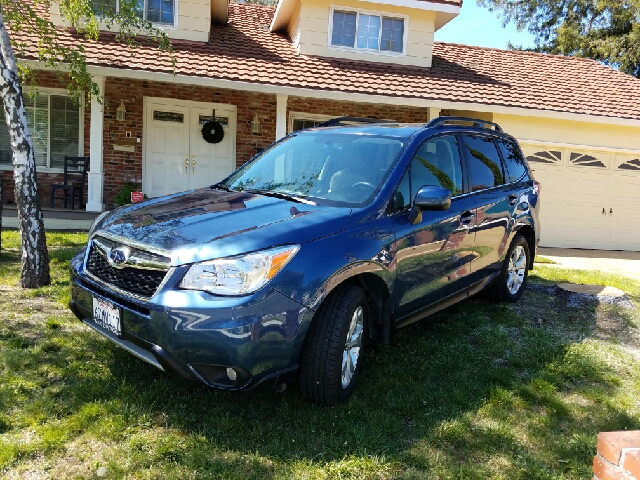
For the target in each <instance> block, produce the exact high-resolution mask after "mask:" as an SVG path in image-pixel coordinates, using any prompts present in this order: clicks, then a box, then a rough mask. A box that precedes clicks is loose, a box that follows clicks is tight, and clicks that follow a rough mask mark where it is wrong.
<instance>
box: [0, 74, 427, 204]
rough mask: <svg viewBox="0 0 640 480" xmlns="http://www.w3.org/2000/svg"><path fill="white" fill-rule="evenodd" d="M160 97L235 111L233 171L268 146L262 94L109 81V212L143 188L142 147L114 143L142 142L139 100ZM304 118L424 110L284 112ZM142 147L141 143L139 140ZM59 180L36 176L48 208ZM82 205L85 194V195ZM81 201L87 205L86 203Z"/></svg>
mask: <svg viewBox="0 0 640 480" xmlns="http://www.w3.org/2000/svg"><path fill="white" fill-rule="evenodd" d="M37 84H38V85H39V86H41V87H58V88H61V87H63V85H61V83H60V81H59V79H58V77H57V75H56V74H55V73H49V72H38V73H37ZM144 97H159V98H172V99H178V100H190V101H196V102H208V103H223V104H229V105H235V106H236V107H237V112H238V113H237V115H238V116H237V129H236V130H237V131H236V166H240V165H241V164H242V163H244V162H246V161H247V160H248V159H249V158H251V157H252V156H253V155H255V154H256V152H257V151H259V150H260V149H263V148H265V147H267V146H269V145H270V144H271V143H272V142H273V140H274V139H275V131H276V97H275V95H268V94H263V93H252V92H243V91H239V90H230V89H219V88H211V87H201V86H192V85H178V84H172V83H164V82H152V81H144V80H132V79H121V78H115V77H108V78H107V79H106V83H105V104H104V138H103V145H104V147H103V152H104V153H103V171H104V174H105V182H104V203H105V205H106V207H107V208H111V207H113V201H114V198H115V196H116V195H117V194H118V192H119V191H120V189H121V188H122V186H123V185H124V183H126V182H135V183H141V182H142V143H138V144H136V147H135V151H134V152H131V153H129V152H123V151H119V150H114V141H116V140H118V139H123V138H125V137H126V132H131V135H132V137H133V138H135V137H142V136H143V114H144V112H143V98H144ZM120 101H124V103H125V107H126V110H127V112H126V120H125V121H116V108H118V106H119V105H120ZM85 106H86V108H85V128H84V150H85V155H89V139H90V118H91V112H90V109H89V102H86V103H85ZM292 111H295V112H304V113H311V114H324V115H330V116H336V117H337V116H356V117H372V118H385V119H392V120H397V121H399V122H426V121H427V120H428V112H427V109H426V108H410V107H400V106H394V105H383V104H373V103H371V104H365V103H350V102H338V101H328V100H322V99H309V98H303V97H289V99H288V106H287V120H288V113H289V112H292ZM255 115H258V118H259V119H260V125H261V133H259V134H254V133H251V121H252V120H253V117H254V116H255ZM143 142H144V139H143ZM11 173H12V172H11V171H2V172H0V178H3V179H5V178H7V179H8V178H10V177H11ZM61 180H62V175H58V174H44V173H39V174H38V185H39V194H40V196H41V198H43V199H44V201H43V205H48V202H49V185H50V184H52V183H57V182H61ZM85 199H86V193H85ZM85 201H86V200H85Z"/></svg>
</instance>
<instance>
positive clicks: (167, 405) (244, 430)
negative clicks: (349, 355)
mask: <svg viewBox="0 0 640 480" xmlns="http://www.w3.org/2000/svg"><path fill="white" fill-rule="evenodd" d="M48 240H49V243H50V254H51V258H52V273H53V285H52V286H51V287H47V288H44V289H39V290H34V291H23V290H20V289H19V288H17V287H16V283H17V280H18V268H19V250H18V238H17V234H16V233H15V232H8V231H3V232H2V248H3V250H2V254H1V257H0V304H1V307H2V308H1V311H0V477H3V478H9V479H11V478H16V479H17V478H176V479H177V478H180V479H183V478H194V479H195V478H198V479H200V478H228V479H237V478H240V479H245V478H252V479H289V478H300V479H325V478H327V479H351V478H374V479H391V478H393V479H396V478H397V479H430V478H434V479H435V478H446V479H448V478H460V479H468V478H472V479H473V478H478V479H486V478H504V479H518V478H521V479H537V478H541V479H542V478H554V479H555V478H575V479H579V478H580V479H584V478H590V477H591V461H592V458H593V455H594V453H595V443H596V434H597V433H598V432H599V431H604V430H617V429H640V402H638V398H640V361H639V360H640V341H639V340H638V339H639V336H640V335H639V332H638V328H637V327H638V325H639V324H640V322H639V320H640V314H639V313H638V311H637V310H636V309H633V310H625V309H621V308H619V307H614V306H598V307H596V306H595V305H590V304H586V305H583V306H580V307H577V308H569V307H567V302H566V298H564V297H561V296H553V295H551V294H549V293H546V292H544V291H541V290H528V291H527V292H525V295H524V296H523V298H522V299H521V301H520V302H518V303H517V304H515V305H504V304H493V303H488V302H486V301H484V300H482V299H472V300H470V301H467V302H464V303H463V304H460V305H458V306H455V307H453V308H449V309H447V310H445V311H443V312H441V313H440V314H438V315H436V316H433V317H430V318H429V319H427V320H423V321H422V322H419V323H416V324H413V325H411V326H409V327H406V328H404V329H402V330H400V331H399V332H398V334H397V336H396V344H395V345H394V346H391V347H386V346H374V347H373V348H371V349H369V350H368V351H367V352H366V355H365V359H364V360H365V370H364V371H363V375H362V376H361V377H360V379H359V384H358V385H357V387H356V391H355V393H354V395H353V397H352V399H351V401H350V402H349V403H347V404H344V405H340V406H337V407H333V408H323V407H318V406H315V405H312V404H310V403H307V402H306V401H304V400H303V399H302V398H301V397H300V395H299V394H298V392H297V390H296V388H295V387H294V386H290V387H289V388H288V389H287V390H286V391H285V392H284V393H282V394H279V393H275V392H272V391H270V390H256V391H251V392H246V393H226V392H219V391H215V390H212V389H209V388H206V387H204V386H201V385H198V384H195V383H189V382H186V381H182V380H180V379H177V378H174V377H171V376H169V375H167V374H164V373H163V372H160V371H157V370H155V369H154V368H153V367H151V366H149V365H147V364H145V363H144V362H142V361H140V360H138V359H136V358H135V357H133V356H131V355H129V354H128V353H126V352H124V351H122V350H121V349H119V348H117V347H115V346H114V345H112V344H111V343H109V342H108V341H107V340H104V339H103V338H101V337H100V336H98V335H97V334H95V333H93V332H92V331H90V330H89V329H88V328H87V327H85V326H84V325H82V324H81V323H80V322H78V321H77V320H75V318H74V317H73V316H72V315H71V313H70V312H69V311H68V310H67V308H66V306H65V304H66V302H67V301H68V294H67V289H68V280H67V272H66V268H67V263H68V260H69V259H70V258H71V256H72V254H73V252H74V251H76V250H77V249H79V248H80V246H81V245H82V243H83V242H84V241H85V240H86V236H83V235H81V234H56V235H54V234H51V233H49V234H48ZM531 280H532V282H535V283H538V284H551V283H552V282H553V283H555V282H558V281H566V280H571V281H584V282H586V281H589V282H591V281H598V282H602V283H609V284H611V285H614V286H616V287H618V288H622V289H623V290H625V291H627V292H628V293H629V294H630V295H631V298H632V300H633V301H634V302H636V301H637V300H640V284H639V283H638V282H634V281H632V280H627V279H625V278H624V277H615V276H609V275H604V274H600V275H596V274H585V273H580V272H576V271H568V270H561V269H558V268H551V267H546V268H545V267H544V266H536V269H535V270H534V271H533V272H532V276H531Z"/></svg>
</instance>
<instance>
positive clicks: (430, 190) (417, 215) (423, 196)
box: [409, 185, 452, 225]
mask: <svg viewBox="0 0 640 480" xmlns="http://www.w3.org/2000/svg"><path fill="white" fill-rule="evenodd" d="M451 195H452V193H451V190H449V189H448V188H443V187H435V186H432V185H425V186H424V187H422V188H421V189H420V190H418V193H416V198H415V199H414V200H413V208H412V209H411V211H410V212H409V222H411V225H417V224H418V223H420V222H422V210H448V209H449V207H450V206H451Z"/></svg>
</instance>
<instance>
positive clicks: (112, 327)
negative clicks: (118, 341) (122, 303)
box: [93, 297, 122, 336]
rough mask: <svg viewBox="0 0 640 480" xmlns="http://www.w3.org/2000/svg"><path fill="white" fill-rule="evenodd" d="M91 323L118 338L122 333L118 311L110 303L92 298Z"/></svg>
mask: <svg viewBox="0 0 640 480" xmlns="http://www.w3.org/2000/svg"><path fill="white" fill-rule="evenodd" d="M93 321H94V322H96V323H97V324H98V325H100V326H101V327H102V328H104V329H106V330H109V331H110V332H112V333H115V334H116V335H118V336H120V334H121V333H122V324H121V321H120V309H119V308H118V307H116V306H115V305H114V304H113V303H111V302H107V301H106V300H102V299H101V298H96V297H93Z"/></svg>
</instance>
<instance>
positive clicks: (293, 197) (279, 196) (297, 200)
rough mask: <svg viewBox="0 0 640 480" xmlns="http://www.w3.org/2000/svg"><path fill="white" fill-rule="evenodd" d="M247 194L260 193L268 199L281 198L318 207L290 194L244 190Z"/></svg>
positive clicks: (310, 201) (305, 199)
mask: <svg viewBox="0 0 640 480" xmlns="http://www.w3.org/2000/svg"><path fill="white" fill-rule="evenodd" d="M244 191H245V192H247V193H259V194H260V195H265V196H267V197H274V198H281V199H283V200H291V201H292V202H297V203H306V204H307V205H317V203H316V202H314V201H312V200H309V199H307V198H303V197H297V196H295V195H291V194H289V193H283V192H274V191H272V190H251V189H250V190H244Z"/></svg>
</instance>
